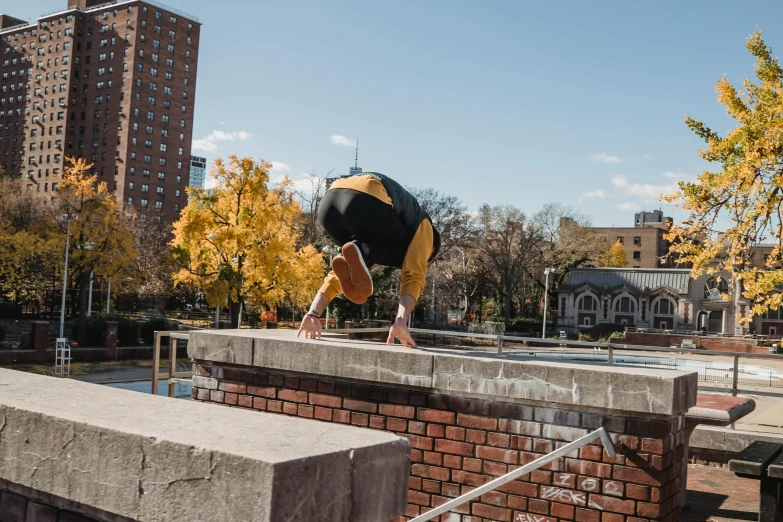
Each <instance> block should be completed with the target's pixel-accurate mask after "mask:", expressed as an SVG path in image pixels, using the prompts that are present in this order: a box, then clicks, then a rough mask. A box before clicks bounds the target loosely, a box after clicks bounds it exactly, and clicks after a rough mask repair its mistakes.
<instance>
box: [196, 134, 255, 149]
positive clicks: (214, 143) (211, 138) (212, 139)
mask: <svg viewBox="0 0 783 522" xmlns="http://www.w3.org/2000/svg"><path fill="white" fill-rule="evenodd" d="M252 136H253V135H252V134H250V133H249V132H246V131H238V132H223V131H221V130H213V131H212V132H210V133H209V134H208V135H207V136H204V137H203V138H201V139H199V140H193V148H194V149H196V150H203V151H205V152H217V150H218V148H219V146H218V143H224V142H227V141H247V140H249V139H250V138H251V137H252Z"/></svg>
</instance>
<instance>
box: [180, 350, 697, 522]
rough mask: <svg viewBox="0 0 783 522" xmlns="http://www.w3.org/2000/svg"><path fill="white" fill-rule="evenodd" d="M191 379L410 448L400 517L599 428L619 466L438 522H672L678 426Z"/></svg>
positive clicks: (353, 389)
mask: <svg viewBox="0 0 783 522" xmlns="http://www.w3.org/2000/svg"><path fill="white" fill-rule="evenodd" d="M194 372H195V374H194V379H193V385H194V388H193V397H194V399H196V400H201V401H206V402H213V403H220V404H225V405H228V406H232V407H240V408H248V409H256V410H260V411H267V412H275V413H280V414H286V415H292V416H299V417H305V418H310V419H318V420H321V421H325V422H336V423H343V424H353V425H355V426H362V427H366V428H372V429H379V430H386V431H390V432H393V433H397V434H400V435H402V436H405V437H407V438H408V440H410V443H411V446H412V453H411V459H412V468H411V478H410V491H409V498H408V502H409V504H408V509H407V512H406V516H407V517H414V516H416V515H419V514H421V513H424V512H426V511H427V510H428V509H430V508H432V507H435V506H438V505H440V504H442V503H443V502H445V501H446V500H448V499H449V498H453V497H457V496H459V495H460V494H463V493H465V492H467V491H469V490H471V489H472V488H475V487H477V486H479V485H482V484H484V483H485V482H488V481H489V480H492V479H493V478H494V477H497V476H499V475H503V474H505V473H507V472H508V471H510V470H512V469H514V468H515V467H517V466H520V465H524V464H527V463H528V462H531V461H533V460H535V459H537V458H539V457H541V456H543V455H545V454H547V453H549V452H551V451H553V450H554V449H556V448H558V447H561V446H562V445H564V444H566V443H567V442H571V441H573V440H575V439H577V438H579V437H581V436H583V435H586V434H587V433H589V432H590V431H592V430H595V429H597V428H599V427H602V426H603V427H605V428H606V429H607V431H609V432H610V435H611V436H612V438H613V440H618V441H620V442H622V448H621V451H620V453H618V455H616V456H615V457H609V456H608V454H606V452H604V450H603V448H602V447H601V446H600V443H598V442H595V443H593V444H592V445H589V446H585V447H584V448H582V449H581V450H580V451H579V452H578V454H577V453H574V454H571V455H569V456H567V457H565V458H563V459H560V460H559V461H556V462H552V463H550V464H548V465H547V466H545V467H544V468H542V469H540V470H538V471H535V472H533V473H532V474H529V475H526V476H524V477H523V478H522V479H521V480H517V481H514V482H512V483H510V484H507V485H506V486H504V487H502V488H500V489H499V490H497V491H494V492H491V493H488V494H486V495H483V496H482V497H480V498H479V499H476V500H474V501H472V502H470V503H468V504H465V505H463V506H461V507H459V508H457V509H456V510H454V511H452V512H451V514H449V515H444V516H443V518H442V519H441V520H445V521H448V522H458V521H460V522H482V521H505V522H510V521H514V522H556V521H566V520H580V521H588V522H625V521H627V522H644V521H650V520H666V521H669V520H672V521H673V520H679V512H680V505H679V502H680V495H679V493H680V491H681V488H682V487H683V484H682V480H683V479H682V476H681V471H682V463H683V442H684V432H683V427H684V418H683V416H677V417H674V418H670V419H641V418H635V417H630V416H629V417H623V416H616V415H606V414H601V413H594V412H585V411H574V410H573V409H559V408H557V407H556V404H548V405H547V406H539V405H535V404H519V403H511V402H499V401H491V400H481V399H475V398H464V397H456V396H449V395H440V394H434V393H426V392H422V391H418V390H415V389H403V388H395V387H389V386H367V385H364V384H355V383H349V382H340V381H334V380H323V379H318V378H315V377H312V376H302V375H294V374H283V373H270V372H267V371H263V370H261V369H248V368H246V367H244V368H237V367H231V366H226V365H220V364H212V363H197V364H196V365H195V367H194ZM407 519H408V518H406V517H403V518H401V519H400V520H407Z"/></svg>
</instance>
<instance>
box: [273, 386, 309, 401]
mask: <svg viewBox="0 0 783 522" xmlns="http://www.w3.org/2000/svg"><path fill="white" fill-rule="evenodd" d="M277 398H278V399H281V400H284V401H289V402H300V403H303V404H304V403H307V392H304V391H298V390H289V389H283V390H280V391H279V392H277Z"/></svg>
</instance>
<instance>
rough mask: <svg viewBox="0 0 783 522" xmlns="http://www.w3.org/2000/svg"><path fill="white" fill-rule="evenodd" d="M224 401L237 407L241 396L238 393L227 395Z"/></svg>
mask: <svg viewBox="0 0 783 522" xmlns="http://www.w3.org/2000/svg"><path fill="white" fill-rule="evenodd" d="M224 400H225V403H226V404H231V405H236V403H237V401H238V400H239V395H237V394H236V393H226V395H225V398H224Z"/></svg>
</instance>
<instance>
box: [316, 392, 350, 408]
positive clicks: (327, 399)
mask: <svg viewBox="0 0 783 522" xmlns="http://www.w3.org/2000/svg"><path fill="white" fill-rule="evenodd" d="M308 402H309V403H310V404H315V405H316V406H326V407H327V408H339V407H341V406H342V402H343V399H342V398H341V397H336V396H334V395H324V394H323V393H311V394H310V398H309V400H308Z"/></svg>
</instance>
